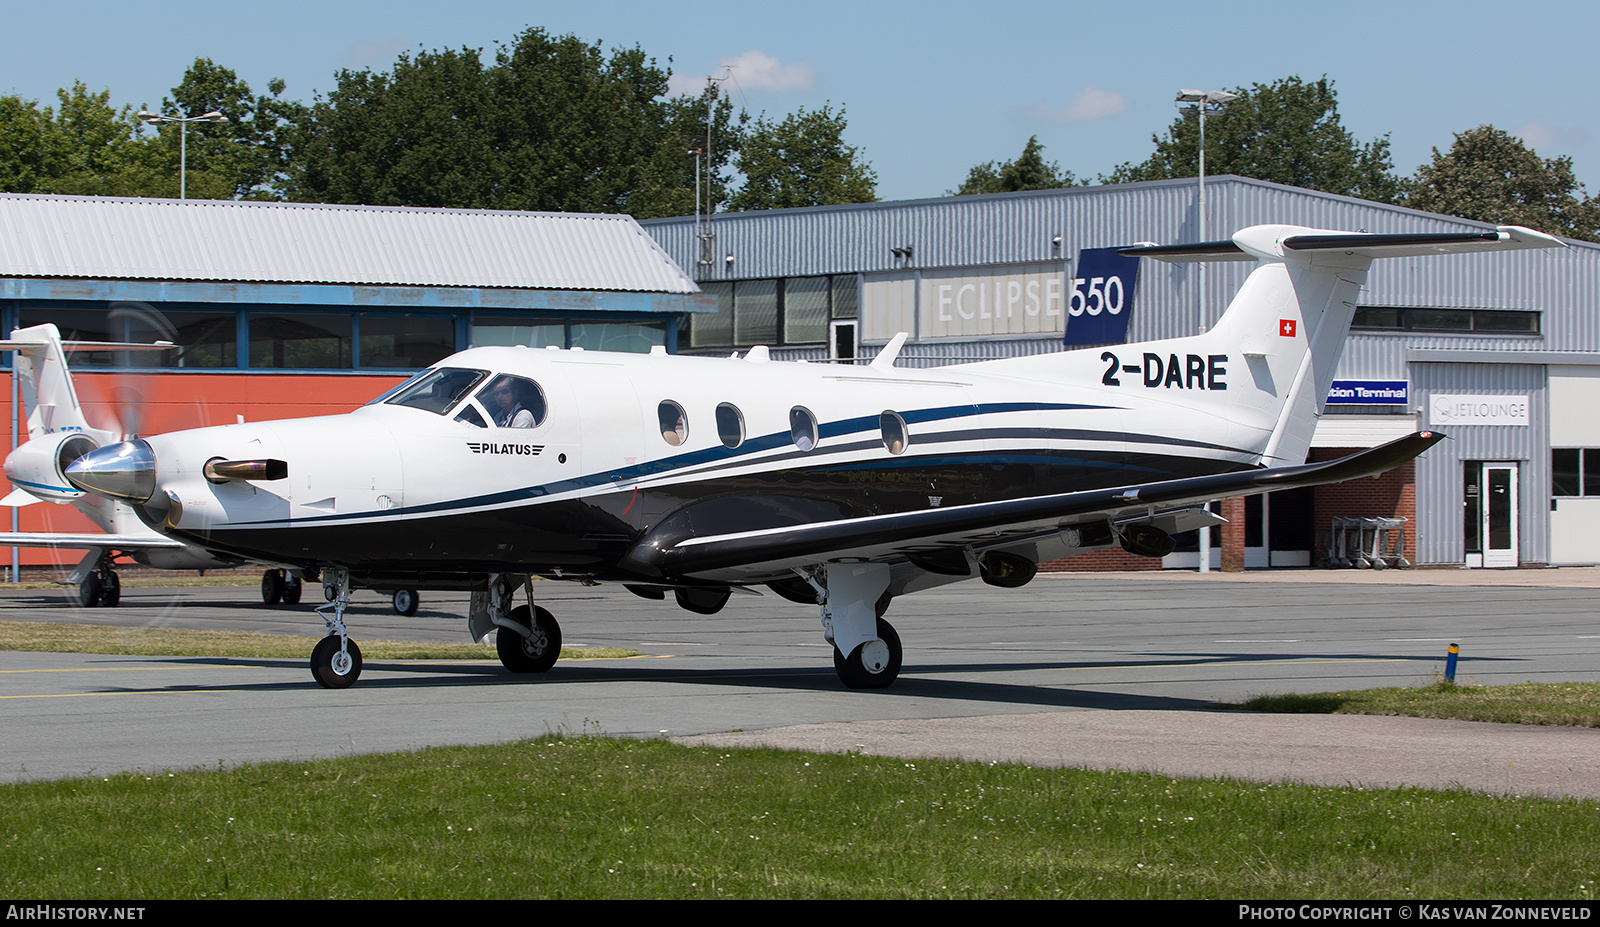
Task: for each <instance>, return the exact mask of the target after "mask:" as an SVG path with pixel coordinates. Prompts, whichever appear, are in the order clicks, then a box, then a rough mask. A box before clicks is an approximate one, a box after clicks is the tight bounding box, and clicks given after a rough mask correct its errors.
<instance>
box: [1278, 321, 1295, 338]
mask: <svg viewBox="0 0 1600 927" xmlns="http://www.w3.org/2000/svg"><path fill="white" fill-rule="evenodd" d="M1278 334H1280V335H1282V336H1283V337H1285V338H1293V337H1294V319H1279V320H1278Z"/></svg>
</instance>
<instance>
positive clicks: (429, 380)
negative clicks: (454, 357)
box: [375, 367, 489, 415]
mask: <svg viewBox="0 0 1600 927" xmlns="http://www.w3.org/2000/svg"><path fill="white" fill-rule="evenodd" d="M488 375H489V371H487V370H471V369H466V368H461V367H435V368H434V369H432V370H425V371H423V372H422V373H419V374H417V375H416V376H415V377H412V378H411V379H410V380H409V381H407V382H405V383H402V384H401V385H400V386H399V387H397V388H395V389H394V390H391V391H390V392H389V393H387V394H386V395H387V396H388V398H387V399H383V400H382V401H383V402H385V403H388V404H389V405H396V406H410V407H411V408H413V409H422V410H423V411H426V412H432V413H434V414H435V415H443V414H445V413H446V412H449V411H450V410H451V409H452V408H454V406H455V404H456V403H457V402H460V401H461V397H463V396H465V395H466V394H467V393H468V392H470V391H471V390H472V388H473V387H474V386H477V385H478V383H479V382H480V381H482V380H483V378H484V377H487V376H488ZM380 398H382V397H380ZM375 401H376V400H375Z"/></svg>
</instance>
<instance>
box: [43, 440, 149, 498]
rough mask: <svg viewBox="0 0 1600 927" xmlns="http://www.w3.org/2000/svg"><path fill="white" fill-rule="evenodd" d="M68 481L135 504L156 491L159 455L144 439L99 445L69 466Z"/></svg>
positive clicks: (84, 489) (91, 490)
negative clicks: (157, 458)
mask: <svg viewBox="0 0 1600 927" xmlns="http://www.w3.org/2000/svg"><path fill="white" fill-rule="evenodd" d="M65 475H66V477H67V482H69V483H71V484H72V485H73V486H75V487H77V488H78V489H81V490H83V491H84V492H92V493H95V494H96V495H100V496H108V497H110V498H112V499H121V500H123V501H124V502H132V503H135V504H138V503H143V502H148V501H150V497H151V496H153V495H155V491H156V455H155V451H152V450H151V449H150V445H149V444H147V443H145V442H144V441H123V442H122V443H121V444H108V445H106V446H105V447H100V448H95V449H94V450H92V451H90V452H89V453H87V454H84V455H83V456H82V457H79V458H78V459H77V460H74V461H73V462H72V463H70V464H68V465H67V469H66V474H65Z"/></svg>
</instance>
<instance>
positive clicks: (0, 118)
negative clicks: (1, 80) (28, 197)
mask: <svg viewBox="0 0 1600 927" xmlns="http://www.w3.org/2000/svg"><path fill="white" fill-rule="evenodd" d="M65 141H66V139H65V138H64V137H63V136H62V135H61V134H60V133H59V132H57V131H56V126H55V121H54V119H53V118H52V116H51V113H50V111H49V110H48V109H46V110H42V111H41V110H40V109H39V104H38V102H37V101H34V100H24V99H22V98H21V97H18V96H13V95H10V94H8V95H5V96H0V190H3V191H4V192H6V193H40V192H43V190H44V189H45V188H46V187H48V186H49V184H50V183H51V181H53V180H54V179H56V178H57V177H59V176H61V175H62V174H64V173H66V171H67V160H68V157H69V155H68V152H67V150H66V147H65Z"/></svg>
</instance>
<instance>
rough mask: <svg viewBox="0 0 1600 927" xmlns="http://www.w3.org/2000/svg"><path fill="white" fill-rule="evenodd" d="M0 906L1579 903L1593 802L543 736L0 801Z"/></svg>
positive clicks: (7, 794) (129, 779) (1587, 866)
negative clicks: (384, 901)
mask: <svg viewBox="0 0 1600 927" xmlns="http://www.w3.org/2000/svg"><path fill="white" fill-rule="evenodd" d="M0 796H3V797H0V893H3V894H7V895H10V896H11V897H19V898H21V897H48V898H62V899H66V898H103V899H158V898H234V899H240V898H1184V899H1192V898H1252V899H1280V898H1303V899H1320V898H1341V899H1355V898H1380V899H1404V898H1423V899H1441V898H1451V899H1470V898H1494V899H1525V898H1537V899H1557V898H1559V899H1585V900H1586V899H1589V898H1591V897H1592V896H1593V893H1594V892H1595V890H1596V881H1595V880H1596V878H1597V873H1596V869H1597V863H1600V855H1597V854H1600V850H1597V847H1600V805H1597V804H1596V803H1594V802H1580V801H1542V800H1533V799H1513V798H1504V797H1494V796H1488V795H1479V794H1471V793H1466V792H1448V793H1444V792H1427V791H1420V790H1400V791H1384V790H1376V791H1366V790H1361V789H1354V788H1348V789H1330V788H1310V787H1300V786H1285V785H1262V784H1256V783H1241V782H1233V781H1190V780H1178V779H1173V778H1169V777H1164V776H1152V775H1143V774H1126V773H1097V772H1085V771H1078V770H1055V769H1031V768H1027V767H1022V766H1011V765H996V766H987V765H973V764H958V763H947V762H925V761H917V762H907V761H902V760H893V759H881V758H870V757H863V756H858V755H831V756H821V755H813V754H804V753H785V752H778V751H771V750H717V749H711V748H691V747H680V746H674V745H671V744H667V743H663V742H659V741H652V742H641V741H626V740H611V739H604V738H574V739H554V738H546V739H540V740H537V741H530V742H524V743H518V744H511V745H506V746H496V747H474V748H448V749H435V750H428V751H424V752H422V753H418V754H403V755H385V756H363V757H350V758H345V759H338V760H328V761H322V762H314V763H303V762H300V763H278V764H272V765H264V766H255V767H248V768H243V769H236V770H230V771H214V772H185V773H175V774H170V775H169V774H157V775H148V776H147V775H118V776H111V777H107V778H103V779H93V780H73V781H65V782H49V783H33V784H21V785H10V786H4V787H0Z"/></svg>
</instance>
